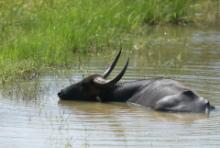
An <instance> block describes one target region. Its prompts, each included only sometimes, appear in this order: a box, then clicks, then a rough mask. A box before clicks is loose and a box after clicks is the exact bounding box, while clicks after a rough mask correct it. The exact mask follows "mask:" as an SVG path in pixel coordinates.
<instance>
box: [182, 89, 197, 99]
mask: <svg viewBox="0 0 220 148" xmlns="http://www.w3.org/2000/svg"><path fill="white" fill-rule="evenodd" d="M182 94H183V95H185V96H188V97H192V98H193V97H195V96H196V94H195V93H194V92H192V91H191V90H185V91H184V92H182Z"/></svg>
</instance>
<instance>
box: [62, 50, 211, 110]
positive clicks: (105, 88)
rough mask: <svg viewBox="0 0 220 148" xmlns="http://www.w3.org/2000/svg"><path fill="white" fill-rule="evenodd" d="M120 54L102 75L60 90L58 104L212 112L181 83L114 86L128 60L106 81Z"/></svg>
mask: <svg viewBox="0 0 220 148" xmlns="http://www.w3.org/2000/svg"><path fill="white" fill-rule="evenodd" d="M120 55H121V51H119V53H118V54H117V56H116V57H115V59H114V61H113V62H112V64H111V65H110V66H109V68H108V69H107V70H106V71H105V72H104V74H102V75H99V74H93V75H90V76H88V77H86V78H84V79H83V80H81V81H80V82H78V83H75V84H72V85H70V86H68V87H66V88H64V89H62V90H61V91H60V92H59V93H58V96H59V98H60V99H61V100H84V101H100V102H109V101H111V102H126V101H127V102H131V103H135V104H139V105H142V106H144V107H150V108H152V109H155V110H159V111H171V112H205V111H207V110H208V111H210V110H212V109H214V106H212V105H210V103H209V101H208V100H206V99H204V98H203V97H200V96H198V95H197V94H196V93H195V92H194V91H192V90H191V89H189V88H188V87H186V86H184V85H182V84H181V83H180V82H178V81H175V80H172V79H167V78H151V79H144V80H136V81H132V82H124V83H117V82H118V81H119V80H120V79H121V78H122V76H123V75H124V73H125V71H126V69H127V67H128V63H129V59H128V60H127V62H126V64H125V66H124V67H123V69H122V70H121V72H120V73H119V74H118V75H117V76H116V77H114V78H113V79H111V80H107V79H106V78H107V77H108V76H109V74H110V73H111V71H112V70H113V68H114V67H115V65H116V63H117V61H118V59H119V57H120Z"/></svg>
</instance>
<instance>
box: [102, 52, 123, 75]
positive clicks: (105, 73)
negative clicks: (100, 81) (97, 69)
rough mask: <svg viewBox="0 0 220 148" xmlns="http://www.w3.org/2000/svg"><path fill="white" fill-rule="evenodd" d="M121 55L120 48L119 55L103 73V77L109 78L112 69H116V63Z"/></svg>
mask: <svg viewBox="0 0 220 148" xmlns="http://www.w3.org/2000/svg"><path fill="white" fill-rule="evenodd" d="M120 55H121V49H120V50H119V52H118V54H117V56H116V57H115V59H114V61H113V62H112V64H111V65H110V66H109V67H108V69H107V70H106V71H105V72H104V73H103V75H102V76H103V78H107V77H108V76H109V74H110V73H111V72H112V70H113V69H114V67H115V65H116V63H117V62H118V59H119V57H120Z"/></svg>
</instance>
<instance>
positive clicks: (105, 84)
mask: <svg viewBox="0 0 220 148" xmlns="http://www.w3.org/2000/svg"><path fill="white" fill-rule="evenodd" d="M128 64H129V58H128V60H127V62H126V64H125V66H124V67H123V69H122V70H121V72H120V73H119V74H118V75H117V76H116V77H115V78H114V79H112V80H105V79H103V78H102V77H97V78H95V79H94V80H93V81H94V82H95V83H96V84H97V85H99V86H102V87H108V86H112V85H114V84H115V83H117V82H118V81H119V80H120V79H121V78H122V77H123V75H124V74H125V71H126V70H127V67H128Z"/></svg>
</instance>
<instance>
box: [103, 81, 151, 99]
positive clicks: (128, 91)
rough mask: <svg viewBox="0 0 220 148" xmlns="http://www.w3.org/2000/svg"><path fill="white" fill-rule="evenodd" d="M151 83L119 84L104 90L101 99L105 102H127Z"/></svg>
mask: <svg viewBox="0 0 220 148" xmlns="http://www.w3.org/2000/svg"><path fill="white" fill-rule="evenodd" d="M150 82H152V80H139V81H133V82H124V83H118V84H115V85H114V86H111V87H109V88H106V89H104V90H103V91H102V93H101V94H100V96H99V97H100V99H101V100H102V101H103V102H108V101H111V102H126V101H127V100H128V99H130V98H131V97H132V96H134V95H135V93H136V92H137V91H138V90H140V89H141V88H142V87H143V86H146V85H148V84H149V83H150Z"/></svg>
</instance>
